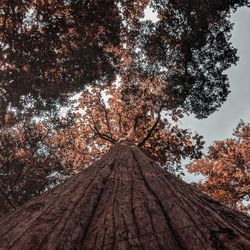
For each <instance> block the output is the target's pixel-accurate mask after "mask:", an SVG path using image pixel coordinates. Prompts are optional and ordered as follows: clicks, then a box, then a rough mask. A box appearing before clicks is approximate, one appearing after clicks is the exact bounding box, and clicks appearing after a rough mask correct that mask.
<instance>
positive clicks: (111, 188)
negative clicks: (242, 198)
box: [0, 141, 250, 250]
mask: <svg viewBox="0 0 250 250" xmlns="http://www.w3.org/2000/svg"><path fill="white" fill-rule="evenodd" d="M249 225H250V218H249V217H248V216H246V215H244V214H242V213H239V212H237V211H235V210H232V209H229V208H227V207H225V206H222V205H221V204H220V203H218V202H216V201H214V200H212V199H211V198H209V197H208V196H207V195H205V194H203V193H201V192H199V191H198V190H196V189H195V188H193V187H192V186H190V185H188V184H186V183H184V182H182V181H181V180H180V179H178V178H176V177H175V176H173V175H172V174H170V173H167V172H166V171H164V170H163V169H162V168H160V167H159V166H158V164H157V163H156V162H154V161H153V160H151V159H149V158H148V157H147V156H146V155H145V154H143V153H142V151H141V150H140V149H139V148H138V147H137V146H136V145H134V144H133V143H131V142H128V141H122V142H120V143H117V144H116V145H115V146H114V147H113V148H112V149H111V150H110V151H109V152H108V153H107V154H106V155H105V156H104V157H103V158H102V159H101V160H99V161H97V162H96V163H95V164H94V165H92V166H91V167H89V168H87V169H85V170H83V171H82V172H81V173H79V174H78V175H76V176H74V177H73V178H72V179H70V180H67V181H66V182H65V183H64V184H62V185H61V186H59V187H57V188H55V189H53V190H52V191H50V192H48V193H47V194H45V195H42V196H40V197H39V198H36V199H33V200H32V201H30V202H28V203H26V204H25V205H24V206H22V207H21V208H19V209H17V210H16V211H15V212H13V213H11V214H9V215H7V216H6V217H4V218H2V219H1V221H0V248H3V249H8V248H12V249H25V250H26V249H34V250H35V249H39V250H43V249H86V250H89V249H146V250H147V249H148V250H151V249H156V250H158V249H173V250H174V249H187V250H189V249H197V250H198V249H230V250H235V249H249V246H250V234H249Z"/></svg>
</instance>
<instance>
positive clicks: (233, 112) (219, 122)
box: [182, 8, 250, 182]
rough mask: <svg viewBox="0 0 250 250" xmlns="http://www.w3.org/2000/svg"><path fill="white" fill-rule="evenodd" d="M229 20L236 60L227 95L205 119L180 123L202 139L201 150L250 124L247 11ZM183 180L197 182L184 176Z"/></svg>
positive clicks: (249, 25)
mask: <svg viewBox="0 0 250 250" xmlns="http://www.w3.org/2000/svg"><path fill="white" fill-rule="evenodd" d="M231 20H232V22H233V23H235V25H234V29H233V32H232V38H231V41H232V44H233V46H234V47H235V48H237V49H238V56H239V57H240V59H239V61H238V63H237V65H236V66H234V65H233V66H232V67H231V68H230V69H229V70H228V71H227V73H228V76H229V83H230V90H231V93H230V94H229V96H228V98H227V101H226V102H225V103H224V104H223V105H222V107H221V108H220V109H219V110H218V111H217V112H215V113H214V114H212V115H210V116H209V117H208V118H206V119H203V120H198V119H196V118H194V117H193V116H188V117H185V118H184V119H183V120H182V126H183V127H185V128H191V129H192V130H193V131H196V132H198V133H199V134H201V135H203V136H204V139H205V141H206V144H205V150H206V149H207V148H208V146H209V145H211V144H212V143H213V141H215V140H224V139H226V138H229V137H231V135H232V132H233V129H234V128H235V127H236V125H237V124H238V122H239V121H240V119H243V120H244V121H245V122H250V8H240V9H239V10H238V11H237V12H236V13H234V14H233V15H232V17H231ZM183 179H184V180H185V181H187V182H191V181H194V180H200V178H199V177H196V178H195V177H194V176H193V175H191V174H188V173H185V177H184V178H183Z"/></svg>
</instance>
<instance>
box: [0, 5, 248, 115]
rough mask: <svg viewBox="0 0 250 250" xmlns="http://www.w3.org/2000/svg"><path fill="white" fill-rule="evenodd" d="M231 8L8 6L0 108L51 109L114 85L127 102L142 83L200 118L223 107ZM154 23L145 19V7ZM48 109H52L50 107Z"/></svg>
mask: <svg viewBox="0 0 250 250" xmlns="http://www.w3.org/2000/svg"><path fill="white" fill-rule="evenodd" d="M246 4H247V0H234V1H217V0H211V1H205V0H195V1H183V0H180V1H173V0H168V1H165V0H164V1H162V0H152V1H149V0H140V1H138V0H137V1H135V0H132V1H122V0H117V1H114V0H105V1H94V0H81V1H72V0H67V1H62V0H55V1H49V0H46V1H43V0H39V1H32V0H23V1H9V0H2V1H1V5H0V47H1V51H2V53H1V58H0V64H1V67H0V70H1V78H0V93H1V95H0V98H1V99H0V106H1V113H3V114H5V112H6V110H7V109H8V107H9V106H10V105H11V106H14V107H19V108H21V109H22V108H23V107H22V102H20V98H21V97H23V96H27V95H29V96H31V97H32V98H34V99H35V100H37V104H36V107H35V109H40V110H41V109H42V108H43V105H42V104H43V103H44V102H45V103H46V105H45V107H44V108H46V109H47V110H50V109H51V105H52V104H53V102H54V101H55V100H58V101H60V102H62V101H63V100H64V101H65V99H66V97H67V96H68V95H69V94H70V93H72V92H74V91H80V90H82V89H83V87H84V86H86V85H87V84H98V83H100V82H103V81H105V82H107V83H109V84H110V83H111V82H112V81H114V79H115V76H116V74H119V75H121V76H122V78H123V81H124V82H125V83H126V85H127V88H128V89H127V90H124V95H126V93H127V92H128V91H129V92H133V93H134V94H135V95H137V94H138V91H139V92H140V84H141V82H142V80H144V79H149V80H154V79H155V78H156V79H158V81H160V82H161V85H162V87H163V88H162V90H163V92H164V93H165V98H163V99H162V102H163V103H162V104H164V105H165V106H166V104H167V103H168V100H169V98H171V99H172V100H173V101H172V102H171V103H172V105H173V104H174V105H175V107H183V108H184V109H185V111H189V112H193V113H195V114H196V115H197V117H199V118H202V117H206V116H208V115H209V114H210V113H212V112H214V111H215V110H216V109H217V108H218V107H219V106H220V105H221V104H222V103H223V102H224V101H225V99H226V96H227V94H228V82H227V77H226V75H225V74H224V71H225V70H226V69H227V68H228V67H229V66H230V65H231V64H232V63H235V62H236V60H237V57H236V50H235V49H234V48H233V47H232V45H231V43H230V41H229V38H230V31H231V29H232V25H231V23H230V21H229V17H230V11H231V10H232V9H233V10H235V9H236V8H237V7H239V6H243V5H246ZM149 5H150V6H151V8H152V9H153V10H154V11H155V12H156V13H157V16H158V21H157V22H156V23H153V22H152V21H149V20H148V21H145V20H143V19H142V17H143V15H144V10H145V8H146V7H147V6H149ZM52 106H53V105H52Z"/></svg>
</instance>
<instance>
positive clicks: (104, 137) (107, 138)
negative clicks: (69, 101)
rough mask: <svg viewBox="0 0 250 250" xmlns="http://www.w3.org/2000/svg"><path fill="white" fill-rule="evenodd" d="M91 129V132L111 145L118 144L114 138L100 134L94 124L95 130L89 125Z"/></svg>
mask: <svg viewBox="0 0 250 250" xmlns="http://www.w3.org/2000/svg"><path fill="white" fill-rule="evenodd" d="M89 127H90V128H91V130H92V131H93V132H94V133H95V134H96V135H98V136H99V137H100V138H102V139H104V140H106V141H109V142H110V143H112V144H115V143H116V140H114V139H113V138H112V137H110V136H108V135H107V134H104V133H100V131H99V130H98V129H97V127H96V126H95V124H94V128H93V127H91V126H90V125H89Z"/></svg>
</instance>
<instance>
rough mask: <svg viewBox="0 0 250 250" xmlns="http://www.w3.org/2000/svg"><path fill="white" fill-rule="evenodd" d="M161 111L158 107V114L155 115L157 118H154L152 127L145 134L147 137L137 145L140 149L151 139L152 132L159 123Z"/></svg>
mask: <svg viewBox="0 0 250 250" xmlns="http://www.w3.org/2000/svg"><path fill="white" fill-rule="evenodd" d="M161 110H162V107H160V110H159V112H158V113H157V118H156V120H155V123H154V125H153V126H152V127H151V129H149V130H148V133H147V135H146V136H145V137H144V139H143V140H141V141H140V142H139V143H138V147H142V146H143V145H144V144H145V142H146V141H147V140H148V139H149V138H150V137H151V135H152V133H153V131H154V130H155V128H156V127H157V125H158V123H159V121H160V119H161Z"/></svg>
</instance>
